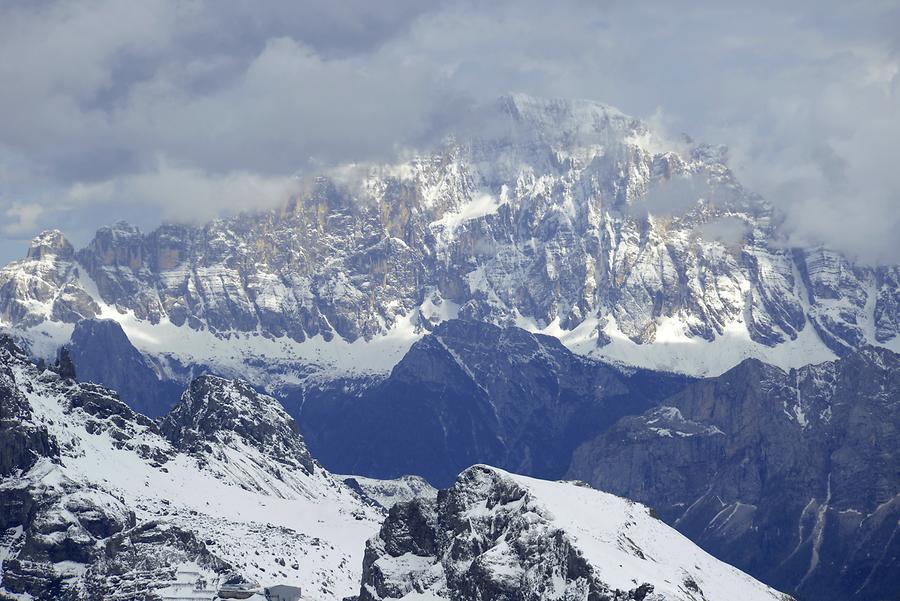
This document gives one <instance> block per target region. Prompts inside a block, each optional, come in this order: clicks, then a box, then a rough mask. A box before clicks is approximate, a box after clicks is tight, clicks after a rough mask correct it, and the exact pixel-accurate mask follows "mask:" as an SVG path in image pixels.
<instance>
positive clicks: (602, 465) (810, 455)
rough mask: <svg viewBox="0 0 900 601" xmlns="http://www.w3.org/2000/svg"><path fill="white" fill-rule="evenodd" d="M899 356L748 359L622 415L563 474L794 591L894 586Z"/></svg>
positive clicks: (855, 594) (871, 593)
mask: <svg viewBox="0 0 900 601" xmlns="http://www.w3.org/2000/svg"><path fill="white" fill-rule="evenodd" d="M898 449H900V356H898V355H896V354H894V353H892V352H890V351H886V350H883V349H873V348H867V349H863V350H862V351H859V352H856V353H852V354H850V355H847V356H846V357H844V358H842V359H840V360H837V361H833V362H828V363H824V364H821V365H811V366H808V367H804V368H801V369H799V370H791V371H790V372H785V371H782V370H780V369H778V368H775V367H772V366H769V365H765V364H763V363H760V362H759V361H756V360H748V361H745V362H744V363H741V364H740V365H738V366H737V367H735V368H734V369H732V370H730V371H729V372H727V373H725V374H723V375H722V376H720V377H717V378H711V379H708V380H702V381H698V382H695V383H692V384H689V385H688V386H687V387H686V388H685V389H684V390H683V391H682V392H680V393H678V394H676V395H674V396H673V397H671V398H669V399H666V400H665V401H664V402H663V406H662V407H659V408H655V409H652V410H650V411H649V412H647V413H644V414H643V415H640V416H631V417H626V418H623V419H622V420H620V421H619V422H618V423H617V424H616V425H615V426H614V427H613V428H611V429H609V430H608V431H606V432H604V433H603V434H601V435H600V436H598V437H597V438H596V439H594V440H593V441H590V442H587V443H585V444H584V445H582V446H581V447H580V448H579V449H578V450H577V451H576V453H575V455H574V458H573V460H572V465H571V468H570V470H569V476H570V477H573V478H581V479H584V480H586V481H588V482H590V483H592V484H594V485H596V486H598V487H601V488H603V489H604V490H608V491H610V492H613V493H615V494H621V495H624V496H627V497H629V498H633V499H636V500H639V501H642V502H645V503H648V504H650V505H651V506H653V507H654V508H656V509H657V511H659V513H660V514H661V516H662V517H663V518H664V519H665V520H666V521H668V522H669V523H670V524H672V525H674V526H675V527H677V528H678V529H679V530H681V531H682V532H683V533H685V534H686V535H687V536H689V537H690V538H691V539H693V540H694V541H696V542H697V543H699V544H700V545H701V546H702V547H704V548H705V549H707V550H708V551H710V552H711V553H713V554H714V555H716V556H717V557H719V558H721V559H724V560H725V561H727V562H729V563H732V564H734V565H736V566H738V567H739V568H741V569H743V570H746V571H748V572H749V573H751V574H753V575H755V576H756V577H758V578H760V579H762V580H763V581H765V582H768V583H770V584H772V585H773V586H776V587H778V588H780V589H781V590H785V591H788V592H791V593H792V594H796V595H797V596H798V597H799V598H801V599H833V600H835V601H837V600H839V599H889V598H893V596H895V595H896V593H897V591H898V590H900V564H898V561H900V560H898V558H900V537H898V536H897V524H898V519H900V471H898V466H900V454H898V453H900V451H898Z"/></svg>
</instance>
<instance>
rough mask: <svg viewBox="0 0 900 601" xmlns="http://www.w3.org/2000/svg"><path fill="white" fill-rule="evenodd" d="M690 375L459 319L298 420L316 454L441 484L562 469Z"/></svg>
mask: <svg viewBox="0 0 900 601" xmlns="http://www.w3.org/2000/svg"><path fill="white" fill-rule="evenodd" d="M687 381H688V380H687V379H686V378H683V377H681V376H669V375H666V374H648V373H645V372H642V371H636V372H632V373H630V374H625V373H623V372H621V371H619V370H616V369H613V368H611V367H609V366H607V365H603V364H600V363H597V362H595V361H592V360H590V359H585V358H583V357H580V356H578V355H575V354H573V353H572V352H571V351H569V350H568V349H566V348H565V347H564V346H563V345H562V344H561V343H560V342H559V341H558V340H557V339H556V338H553V337H550V336H542V335H535V334H531V333H529V332H526V331H525V330H522V329H519V328H515V327H509V328H500V327H497V326H493V325H490V324H486V323H481V322H474V321H462V320H450V321H446V322H443V323H441V324H440V325H438V326H437V327H435V329H434V330H433V332H432V333H431V334H429V335H427V336H425V337H424V338H423V339H421V340H420V341H419V342H417V343H416V344H415V345H414V346H413V347H412V349H411V350H410V351H409V353H407V355H406V356H405V357H404V358H403V360H402V361H401V362H400V363H399V364H398V365H397V366H396V367H395V368H394V370H393V372H392V373H391V375H390V377H388V378H387V379H386V380H384V381H383V382H381V383H379V384H376V385H375V386H373V387H371V388H368V389H365V390H364V391H362V392H361V393H359V395H356V394H349V395H346V396H338V395H333V396H324V395H323V396H318V397H315V398H311V399H307V400H306V402H305V403H304V405H303V407H302V409H301V413H300V418H299V419H300V422H301V423H302V425H303V429H304V431H305V432H306V433H307V435H308V440H309V444H310V447H311V448H312V450H313V452H314V454H315V455H316V456H317V457H319V458H320V459H321V460H322V461H323V463H324V464H325V465H326V466H328V467H329V468H330V469H332V470H333V471H336V472H343V473H354V474H361V475H366V476H373V477H378V478H394V477H398V476H402V475H404V474H418V475H421V476H424V477H426V478H427V479H428V480H429V481H431V482H432V483H433V484H435V485H439V486H441V485H448V484H450V483H451V482H453V480H454V479H455V478H456V475H457V474H458V473H459V472H460V470H462V469H465V468H466V467H468V466H470V465H472V464H473V463H481V462H491V463H495V464H497V465H500V466H502V467H504V468H507V469H510V470H515V471H518V472H520V473H525V474H531V475H536V476H538V477H545V478H558V477H561V476H562V475H563V474H564V473H565V471H566V468H567V467H568V465H569V460H570V458H571V453H572V451H573V450H574V449H575V447H576V446H577V445H578V444H579V443H580V442H583V441H585V440H588V439H590V438H592V437H593V436H595V435H596V434H597V433H599V432H601V431H603V430H604V429H605V428H607V427H609V426H611V425H612V424H613V423H614V422H615V421H616V420H617V419H618V418H619V417H621V416H622V415H626V414H629V413H631V414H634V413H640V412H642V411H644V410H645V409H647V408H649V407H650V406H652V405H653V404H655V402H657V401H658V400H660V399H662V398H664V397H665V396H668V395H669V394H672V393H673V392H674V391H676V390H678V389H679V388H680V387H682V386H683V385H684V384H685V383H686V382H687Z"/></svg>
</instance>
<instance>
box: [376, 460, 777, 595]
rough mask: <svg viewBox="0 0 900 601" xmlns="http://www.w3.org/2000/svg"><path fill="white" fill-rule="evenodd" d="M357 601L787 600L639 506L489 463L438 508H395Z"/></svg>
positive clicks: (423, 503)
mask: <svg viewBox="0 0 900 601" xmlns="http://www.w3.org/2000/svg"><path fill="white" fill-rule="evenodd" d="M363 571H364V574H363V586H362V588H361V591H360V599H361V601H375V600H382V599H407V600H410V601H411V600H413V599H424V598H428V599H430V598H445V597H449V598H454V599H456V598H458V599H523V600H529V601H532V600H534V601H537V600H538V599H540V600H553V599H558V600H563V599H566V600H568V599H635V600H636V599H640V600H647V601H663V600H672V601H674V600H678V601H696V600H698V599H705V600H706V601H783V600H784V599H786V598H787V597H785V596H783V595H782V594H781V593H779V592H777V591H775V590H773V589H771V588H769V587H767V586H765V585H764V584H762V583H760V582H758V581H756V580H754V579H753V578H751V577H750V576H748V575H746V574H744V573H743V572H741V571H739V570H737V569H736V568H734V567H731V566H729V565H727V564H725V563H722V562H720V561H719V560H717V559H715V558H713V557H712V556H711V555H709V554H707V553H706V552H704V551H703V550H701V549H700V548H699V547H697V546H696V545H695V544H694V543H692V542H691V541H689V540H688V539H687V538H685V537H684V536H682V535H681V534H679V533H678V532H677V531H675V530H674V529H672V528H670V527H669V526H667V525H666V524H664V523H663V522H662V521H661V520H659V519H657V518H656V517H654V516H653V514H652V513H651V511H650V510H649V509H648V508H647V507H645V506H643V505H640V504H637V503H633V502H631V501H628V500H626V499H622V498H620V497H616V496H614V495H610V494H607V493H603V492H600V491H597V490H593V489H591V488H588V487H585V486H583V485H579V484H575V483H568V482H550V481H546V480H537V479H534V478H527V477H524V476H518V475H513V474H510V473H508V472H504V471H503V470H499V469H496V468H492V467H489V466H485V465H476V466H473V467H471V468H469V469H467V470H465V471H464V472H462V473H461V474H460V475H459V478H458V479H457V481H456V482H455V483H454V484H453V486H451V487H450V488H449V489H447V490H445V491H441V492H440V493H439V495H438V498H437V501H430V500H427V499H417V500H414V501H412V502H411V503H401V504H399V505H395V506H394V508H393V509H392V510H391V512H390V514H389V516H388V519H387V521H386V522H385V524H384V526H382V529H381V532H380V534H379V536H378V537H376V538H374V539H372V540H370V541H369V543H368V546H367V552H366V560H365V564H364V568H363Z"/></svg>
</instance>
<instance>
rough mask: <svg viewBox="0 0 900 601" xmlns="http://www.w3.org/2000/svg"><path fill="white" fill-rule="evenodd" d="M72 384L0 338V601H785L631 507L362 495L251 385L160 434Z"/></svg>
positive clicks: (417, 491)
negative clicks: (230, 586)
mask: <svg viewBox="0 0 900 601" xmlns="http://www.w3.org/2000/svg"><path fill="white" fill-rule="evenodd" d="M64 367H65V366H64V365H61V366H60V367H59V368H56V369H55V371H54V370H42V371H40V370H38V368H37V367H35V366H33V365H32V364H30V363H29V362H28V360H27V358H26V357H25V355H24V354H23V353H22V351H21V349H20V348H18V347H17V346H16V345H15V344H14V343H13V342H12V340H11V339H9V338H0V403H2V420H0V448H2V449H3V453H2V455H0V598H4V599H6V598H11V599H19V600H35V599H36V600H41V601H44V600H46V601H50V600H53V601H58V600H61V599H64V600H67V601H87V600H95V599H103V600H121V601H126V600H131V601H134V600H135V599H141V600H142V601H151V600H153V601H158V600H160V599H162V600H166V599H185V598H190V599H210V600H211V599H212V597H213V595H214V594H215V591H216V590H217V589H218V587H219V586H220V585H221V584H222V583H223V582H224V581H225V580H226V579H229V578H232V577H234V576H235V575H237V576H239V577H240V578H241V579H243V580H245V581H256V582H257V583H259V584H260V585H262V586H264V587H270V586H274V585H278V584H286V585H293V586H299V587H301V588H302V591H303V599H321V600H325V599H342V598H344V597H347V596H354V595H356V594H357V593H358V594H359V595H360V596H361V598H362V599H373V598H388V597H398V596H401V597H402V596H405V597H406V598H408V599H414V598H419V599H426V598H447V599H458V600H463V599H535V600H536V599H589V600H601V599H614V598H616V590H617V589H618V590H619V591H621V592H623V594H624V595H625V596H621V595H620V596H619V597H618V598H620V599H625V598H629V599H634V600H636V601H637V600H640V599H646V600H648V601H649V600H651V599H685V600H687V599H691V600H699V599H709V600H711V601H712V600H715V599H725V598H728V599H733V600H738V601H740V600H747V601H750V600H760V601H761V600H763V599H778V598H780V597H779V595H778V594H777V593H775V592H774V591H771V590H770V589H768V588H766V587H764V586H763V585H761V584H759V583H758V582H756V581H755V580H753V579H752V578H750V577H749V576H746V575H744V574H742V573H740V572H738V571H737V570H735V569H733V568H730V567H728V566H726V565H724V564H722V563H720V562H718V561H716V560H714V559H712V558H711V557H710V556H708V555H706V554H705V553H703V552H702V551H700V550H699V549H698V548H697V547H696V546H694V545H693V544H691V543H690V542H689V541H688V540H687V539H685V538H683V537H682V536H681V535H679V534H677V533H676V532H675V531H674V530H672V529H670V528H668V527H667V526H665V525H664V524H663V523H662V522H660V521H658V520H657V519H655V518H653V517H651V515H650V513H649V512H648V510H647V509H646V508H645V507H643V506H641V505H637V504H634V503H631V502H628V501H625V500H624V499H621V498H618V497H614V496H611V495H607V494H604V493H600V492H598V491H594V490H590V489H587V488H581V487H578V486H575V485H573V484H568V483H552V482H545V481H540V480H534V479H531V478H526V477H521V476H513V475H510V474H508V473H506V472H502V471H500V470H495V469H493V468H487V467H483V466H476V467H473V468H470V469H468V470H466V471H465V472H464V473H463V474H461V475H460V477H459V478H458V480H457V481H456V483H455V484H454V485H453V486H452V487H451V488H450V489H448V490H445V491H440V492H439V493H437V494H435V492H434V490H433V489H431V488H430V487H428V486H427V485H426V484H424V482H422V481H421V480H420V479H416V478H405V479H403V480H401V481H398V482H394V483H386V482H379V481H375V480H371V479H354V478H352V477H348V480H353V488H351V487H350V486H347V485H345V484H344V483H343V482H341V481H340V480H339V479H338V478H337V477H335V476H332V475H331V474H329V473H328V472H326V471H325V470H323V469H322V467H321V466H319V465H318V463H317V462H316V461H315V460H314V459H312V457H310V455H309V453H308V452H307V450H306V447H305V444H304V443H303V439H302V438H301V437H300V436H299V434H297V432H296V426H295V425H294V423H293V421H292V420H291V419H290V418H289V417H288V416H287V415H286V414H285V413H284V412H283V410H282V409H281V408H280V406H279V405H278V404H277V402H276V401H275V400H274V399H272V398H271V397H267V396H265V395H260V394H258V393H256V392H255V391H253V389H251V388H250V387H249V386H247V385H246V384H244V383H241V382H238V381H232V380H225V379H222V378H218V377H215V376H201V377H199V378H197V379H195V380H194V381H192V382H191V385H190V386H189V388H188V390H187V391H186V392H185V393H184V395H183V396H182V399H181V401H180V402H179V404H178V405H176V407H175V408H174V409H173V410H172V411H171V412H170V413H169V414H168V415H167V416H165V417H164V418H163V419H161V420H160V421H159V422H153V421H151V420H149V419H148V418H146V417H144V416H142V415H140V414H137V413H134V412H133V411H131V410H130V409H129V408H128V407H127V406H126V405H124V404H123V403H122V402H120V401H119V400H118V399H117V398H116V396H115V395H114V394H113V393H111V392H110V391H109V390H108V389H105V388H102V387H99V386H96V385H93V384H85V383H78V382H76V381H75V380H73V379H71V378H68V377H65V376H66V375H67V372H66V370H65V369H64ZM354 489H355V490H358V491H361V493H362V494H360V493H357V492H356V491H355V490H354ZM373 498H377V499H378V500H379V501H380V502H381V504H383V505H385V506H387V505H391V504H392V503H393V505H392V507H391V509H390V511H389V513H388V516H387V518H386V519H385V513H384V510H383V509H382V508H381V506H380V505H379V503H376V502H374V501H373ZM398 499H410V500H405V501H398ZM367 541H368V542H367ZM186 578H187V580H186ZM198 580H199V581H200V582H199V584H197V585H196V586H195V582H196V581H198ZM361 583H362V584H361ZM185 587H187V589H188V591H187V592H185ZM651 587H652V588H651ZM725 590H727V591H728V593H729V595H730V596H728V597H725V596H724V594H723V591H725ZM416 591H418V592H416ZM185 594H187V595H188V596H187V597H185V596H184V595H185Z"/></svg>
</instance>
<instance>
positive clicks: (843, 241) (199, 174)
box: [0, 0, 900, 263]
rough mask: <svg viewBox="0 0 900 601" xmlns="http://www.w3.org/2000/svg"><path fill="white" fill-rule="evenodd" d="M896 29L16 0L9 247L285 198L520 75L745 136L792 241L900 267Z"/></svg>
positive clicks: (7, 6)
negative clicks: (41, 237) (59, 232)
mask: <svg viewBox="0 0 900 601" xmlns="http://www.w3.org/2000/svg"><path fill="white" fill-rule="evenodd" d="M898 32H900V2H898V1H897V0H887V1H880V2H878V1H875V2H838V1H834V0H819V1H810V2H805V1H803V0H792V1H789V2H785V1H784V0H779V1H771V2H770V1H768V0H755V1H754V2H746V1H743V2H734V3H731V2H722V1H711V2H702V1H701V2H690V3H688V2H684V3H680V2H672V1H660V2H625V1H623V2H617V1H613V2H601V1H580V0H572V1H559V0H557V1H554V2H531V1H528V0H524V1H523V0H517V1H509V2H506V1H503V0H493V1H491V2H476V1H475V0H472V1H465V0H462V1H450V0H448V1H445V2H432V3H428V2H424V1H419V0H378V1H371V0H351V1H347V0H344V1H340V2H339V1H334V0H329V1H323V2H303V1H300V2H297V1H284V2H278V1H270V2H265V3H260V2H250V1H247V2H238V1H235V0H218V1H215V2H212V1H211V2H200V1H195V2H191V1H184V2H175V1H168V2H156V1H154V0H140V1H135V2H124V1H122V0H94V1H91V0H84V1H79V2H53V1H46V0H5V1H4V2H2V4H0V262H4V263H5V262H6V261H8V260H11V259H13V258H18V257H20V256H22V255H23V254H24V252H25V248H26V246H27V241H28V239H30V238H31V237H32V236H33V235H34V234H35V233H36V232H38V231H40V230H42V229H45V228H47V227H59V228H61V229H63V230H64V231H65V232H66V234H67V235H68V236H69V237H70V238H71V239H72V240H73V242H75V243H76V245H77V246H80V245H83V244H84V243H85V242H86V241H87V240H88V239H89V238H90V235H91V233H92V232H93V231H94V230H95V229H96V228H97V227H98V226H100V225H104V224H107V223H111V222H112V221H115V220H117V219H128V220H130V221H133V222H136V223H137V224H138V225H140V226H141V227H142V228H145V229H151V228H153V227H155V226H156V225H158V223H159V222H160V221H161V220H164V219H165V220H178V221H182V220H188V221H197V222H200V221H203V220H205V219H208V218H210V217H212V216H215V215H220V214H228V213H230V212H234V211H235V210H240V209H243V208H249V207H254V206H268V205H271V204H273V203H277V202H280V201H282V200H283V199H284V198H286V197H287V196H288V195H290V194H291V193H292V191H293V190H294V189H295V188H294V187H295V181H296V180H295V177H294V176H295V175H296V174H297V173H305V172H309V171H310V170H314V169H315V168H316V166H320V165H329V164H332V163H335V162H343V161H352V160H366V159H375V160H379V159H386V158H389V157H391V156H392V155H393V154H394V153H395V152H397V151H398V150H402V149H404V148H408V147H413V146H417V145H421V144H423V143H424V142H423V141H427V140H429V139H431V137H432V136H434V135H435V134H436V132H441V131H445V130H446V128H447V127H449V126H451V125H452V123H453V122H454V120H455V119H457V118H458V117H459V116H460V115H462V114H464V113H465V111H466V110H467V109H468V108H469V107H471V106H473V105H477V104H478V103H480V102H485V101H488V100H491V99H493V98H495V97H496V96H498V95H500V94H502V93H506V92H510V91H520V92H525V93H529V94H535V95H541V96H562V97H573V98H589V99H593V100H598V101H601V102H605V103H608V104H611V105H614V106H616V107H618V108H619V109H621V110H622V111H624V112H626V113H628V114H631V115H634V116H636V117H641V118H644V119H647V120H648V121H649V122H651V123H653V124H654V125H655V126H656V127H659V128H660V129H662V130H664V131H665V132H666V133H680V132H687V133H689V134H690V135H692V136H693V137H694V138H695V139H699V140H703V141H707V142H711V143H716V144H725V145H727V146H728V147H729V149H730V157H731V163H732V166H733V167H734V169H735V170H736V171H737V172H738V175H739V177H740V179H741V180H742V181H743V182H744V183H745V185H747V186H748V187H750V188H752V189H754V190H755V191H757V192H760V193H761V194H763V195H765V196H766V197H767V198H769V199H770V200H772V201H773V202H775V203H776V204H777V205H778V206H779V207H780V208H781V209H782V210H783V211H784V212H785V213H786V215H787V227H788V228H789V231H790V234H791V239H792V241H793V242H795V243H798V244H802V243H818V242H822V243H826V244H828V245H830V246H832V247H835V248H837V249H839V250H842V251H844V252H847V253H850V254H852V255H853V256H855V257H858V258H859V259H860V260H863V261H866V262H872V263H875V262H890V263H896V262H900V235H898V232H900V165H898V161H900V34H898Z"/></svg>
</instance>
